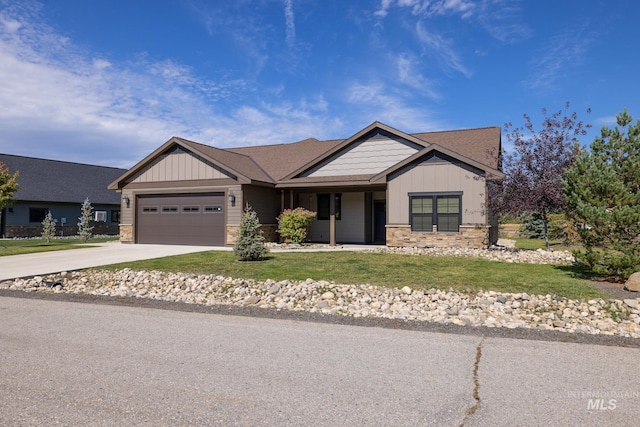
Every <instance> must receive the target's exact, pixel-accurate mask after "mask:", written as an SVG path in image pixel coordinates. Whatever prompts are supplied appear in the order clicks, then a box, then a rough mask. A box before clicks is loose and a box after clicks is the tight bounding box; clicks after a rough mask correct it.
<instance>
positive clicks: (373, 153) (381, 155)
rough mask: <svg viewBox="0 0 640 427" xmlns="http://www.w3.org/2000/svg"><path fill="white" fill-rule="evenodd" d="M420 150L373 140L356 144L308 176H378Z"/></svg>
mask: <svg viewBox="0 0 640 427" xmlns="http://www.w3.org/2000/svg"><path fill="white" fill-rule="evenodd" d="M416 151H418V148H417V147H416V146H414V145H413V144H409V143H405V142H400V141H397V140H393V139H389V138H372V139H367V140H364V141H361V142H358V143H355V144H354V145H353V146H352V147H351V148H349V149H348V150H347V151H346V152H342V153H340V154H338V155H336V156H335V157H333V158H331V159H329V160H328V161H327V162H325V163H323V164H322V165H320V166H319V167H317V168H315V169H314V170H312V171H311V172H310V173H308V174H307V176H312V177H317V176H335V175H363V174H376V173H379V172H382V171H384V170H386V169H388V168H390V167H391V166H393V165H395V164H397V163H399V162H401V161H403V160H404V159H406V158H407V157H410V156H411V155H413V154H414V153H415V152H416Z"/></svg>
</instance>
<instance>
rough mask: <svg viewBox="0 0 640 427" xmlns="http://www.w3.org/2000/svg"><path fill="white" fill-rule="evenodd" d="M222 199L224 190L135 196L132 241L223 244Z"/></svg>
mask: <svg viewBox="0 0 640 427" xmlns="http://www.w3.org/2000/svg"><path fill="white" fill-rule="evenodd" d="M224 201H225V197H224V193H207V194H180V195H142V196H138V198H137V207H136V213H137V215H136V230H137V231H136V234H137V239H136V241H137V242H138V243H159V244H176V245H224V241H225V219H224V217H225V215H224Z"/></svg>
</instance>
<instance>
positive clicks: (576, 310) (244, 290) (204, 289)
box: [0, 261, 640, 338]
mask: <svg viewBox="0 0 640 427" xmlns="http://www.w3.org/2000/svg"><path fill="white" fill-rule="evenodd" d="M514 262H515V261H514ZM0 289H13V290H20V291H24V292H49V293H69V294H79V293H81V294H89V295H108V296H121V297H131V298H149V299H154V300H161V301H176V302H184V303H191V304H203V305H236V306H256V307H263V308H269V309H275V310H292V311H307V312H310V313H324V314H330V315H336V316H340V315H341V316H353V317H356V318H358V317H362V318H389V319H401V320H405V321H427V322H435V323H442V324H455V325H468V326H485V327H489V328H511V329H512V328H528V329H538V330H557V331H563V332H567V333H586V334H602V335H615V336H622V337H631V338H640V299H637V298H635V299H624V300H618V299H612V300H608V301H605V300H603V299H593V300H589V301H585V302H583V301H578V300H568V299H565V298H561V297H557V296H554V295H528V294H526V293H517V294H509V293H498V292H493V291H479V292H474V293H460V292H454V291H453V290H449V291H443V290H437V289H429V290H426V291H423V290H412V289H411V288H409V287H404V288H402V289H391V288H382V287H375V286H371V285H367V284H362V285H346V284H338V283H333V282H327V281H314V280H312V279H307V280H306V281H287V280H285V281H279V282H276V281H273V280H266V281H253V280H244V279H237V278H236V279H234V278H229V277H223V276H216V275H195V274H187V273H164V272H158V271H133V270H130V269H123V270H118V271H101V270H95V271H85V272H63V273H60V274H56V275H49V276H44V277H42V276H36V277H33V278H28V279H16V280H12V281H5V282H2V283H0Z"/></svg>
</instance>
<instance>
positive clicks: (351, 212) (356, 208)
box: [336, 193, 365, 243]
mask: <svg viewBox="0 0 640 427" xmlns="http://www.w3.org/2000/svg"><path fill="white" fill-rule="evenodd" d="M364 226H365V223H364V193H342V219H341V220H340V221H336V240H337V241H338V242H340V243H363V242H364V241H365V237H364Z"/></svg>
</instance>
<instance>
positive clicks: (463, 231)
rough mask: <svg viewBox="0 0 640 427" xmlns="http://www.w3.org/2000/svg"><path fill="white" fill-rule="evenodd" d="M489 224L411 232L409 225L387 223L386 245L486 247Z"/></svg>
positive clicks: (487, 244)
mask: <svg viewBox="0 0 640 427" xmlns="http://www.w3.org/2000/svg"><path fill="white" fill-rule="evenodd" d="M490 229H491V227H490V226H475V225H471V226H470V225H461V226H460V232H458V233H448V232H442V233H438V232H436V231H434V232H431V233H429V232H424V231H420V232H412V231H411V226H409V225H387V246H429V247H447V246H455V247H464V248H479V249H481V248H487V247H489V246H491V244H490Z"/></svg>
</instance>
